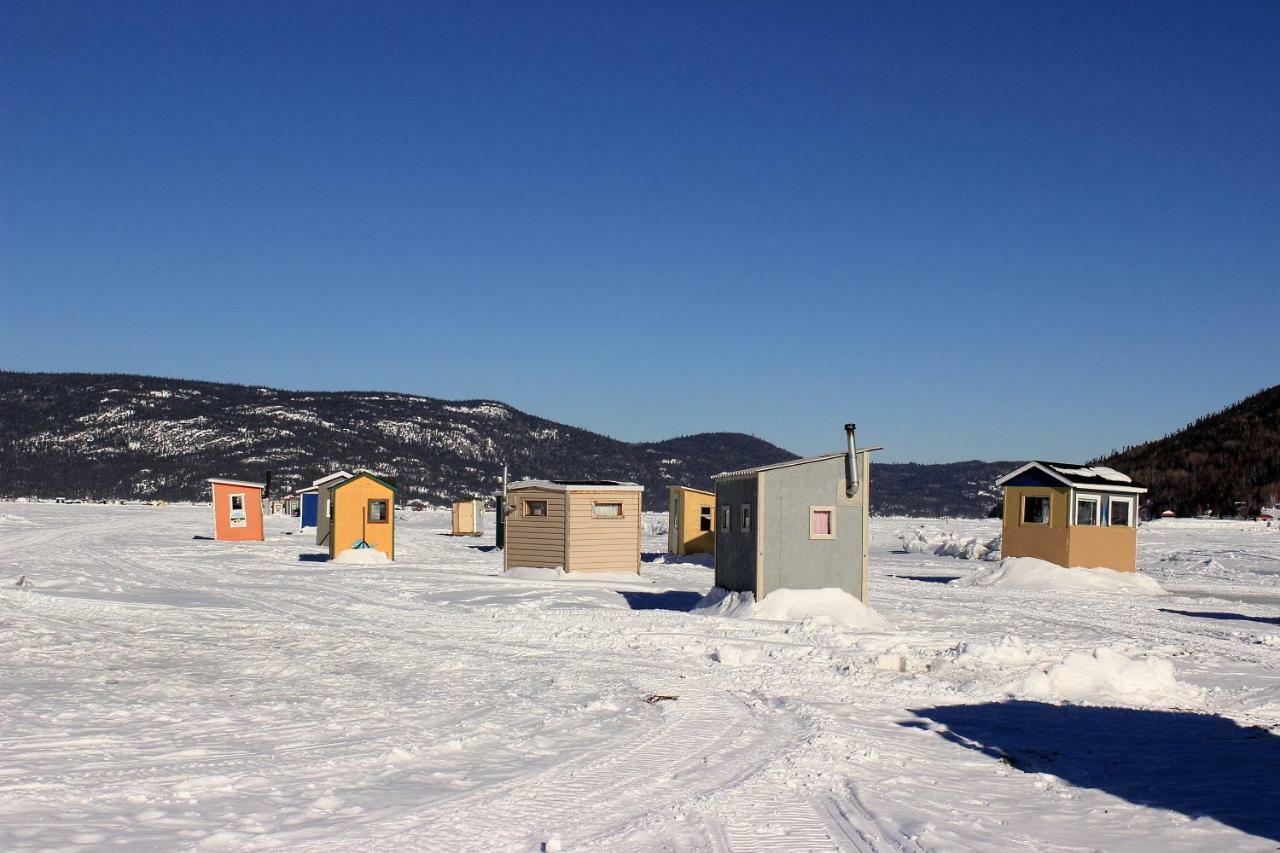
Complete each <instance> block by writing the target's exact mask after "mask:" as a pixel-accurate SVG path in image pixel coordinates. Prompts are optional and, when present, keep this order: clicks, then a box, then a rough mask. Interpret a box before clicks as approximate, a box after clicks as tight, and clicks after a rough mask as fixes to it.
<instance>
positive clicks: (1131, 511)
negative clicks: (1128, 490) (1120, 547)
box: [1107, 495, 1137, 527]
mask: <svg viewBox="0 0 1280 853" xmlns="http://www.w3.org/2000/svg"><path fill="white" fill-rule="evenodd" d="M1118 503H1119V504H1127V505H1128V506H1129V523H1128V524H1116V523H1115V522H1114V521H1113V520H1112V519H1113V518H1115V516H1114V515H1112V514H1111V510H1110V509H1109V508H1108V510H1107V527H1133V522H1134V518H1133V517H1134V515H1136V514H1137V507H1136V506H1134V504H1135V503H1137V501H1135V500H1134V499H1133V498H1131V497H1127V496H1126V497H1123V498H1118V497H1116V496H1115V495H1112V496H1111V506H1115V505H1116V504H1118Z"/></svg>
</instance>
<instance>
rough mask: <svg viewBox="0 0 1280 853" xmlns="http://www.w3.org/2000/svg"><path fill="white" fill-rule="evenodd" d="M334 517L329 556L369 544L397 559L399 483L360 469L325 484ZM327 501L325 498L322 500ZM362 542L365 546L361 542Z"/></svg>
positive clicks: (390, 558) (388, 556)
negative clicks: (397, 487)
mask: <svg viewBox="0 0 1280 853" xmlns="http://www.w3.org/2000/svg"><path fill="white" fill-rule="evenodd" d="M325 488H326V490H327V492H328V501H329V508H330V511H331V512H332V513H333V518H332V519H331V520H330V525H331V526H332V531H331V535H330V536H329V559H333V558H334V557H336V556H338V555H339V554H341V553H342V552H344V551H347V550H350V549H352V548H361V547H364V546H365V545H367V546H368V547H370V548H372V549H373V550H375V551H381V552H382V553H383V554H385V555H386V556H387V559H389V560H394V559H395V558H396V514H395V509H396V485H395V482H394V481H393V480H391V479H390V478H388V477H382V476H379V475H377V474H374V473H371V472H369V471H357V472H356V473H355V474H353V475H351V476H350V477H348V478H346V479H345V480H337V481H334V482H333V483H332V484H330V485H329V486H327V487H325ZM321 500H322V501H323V500H324V499H323V498H322V499H321ZM361 543H363V545H362V544H361Z"/></svg>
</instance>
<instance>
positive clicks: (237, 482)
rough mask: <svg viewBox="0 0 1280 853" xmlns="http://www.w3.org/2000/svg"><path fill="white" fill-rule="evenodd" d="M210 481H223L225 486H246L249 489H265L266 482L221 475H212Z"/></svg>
mask: <svg viewBox="0 0 1280 853" xmlns="http://www.w3.org/2000/svg"><path fill="white" fill-rule="evenodd" d="M209 482H210V483H221V484H222V485H224V486H244V487H245V488H247V489H265V488H266V487H267V484H266V483H251V482H249V481H248V480H224V479H222V478H221V477H210V478H209Z"/></svg>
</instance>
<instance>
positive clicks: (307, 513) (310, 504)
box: [300, 492, 320, 527]
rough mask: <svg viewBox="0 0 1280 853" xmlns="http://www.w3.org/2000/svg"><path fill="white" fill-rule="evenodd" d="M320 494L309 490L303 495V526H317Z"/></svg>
mask: <svg viewBox="0 0 1280 853" xmlns="http://www.w3.org/2000/svg"><path fill="white" fill-rule="evenodd" d="M319 498H320V496H319V495H317V494H315V493H314V492H308V493H307V494H304V495H303V496H302V524H301V525H300V526H301V527H315V526H316V506H317V504H318V503H319Z"/></svg>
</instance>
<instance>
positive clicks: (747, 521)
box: [740, 504, 751, 533]
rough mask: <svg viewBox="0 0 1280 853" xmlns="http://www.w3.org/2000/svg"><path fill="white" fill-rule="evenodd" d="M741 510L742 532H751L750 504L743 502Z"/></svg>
mask: <svg viewBox="0 0 1280 853" xmlns="http://www.w3.org/2000/svg"><path fill="white" fill-rule="evenodd" d="M741 510H742V515H741V519H740V520H741V522H742V532H743V533H750V532H751V504H743V505H742V507H741Z"/></svg>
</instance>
